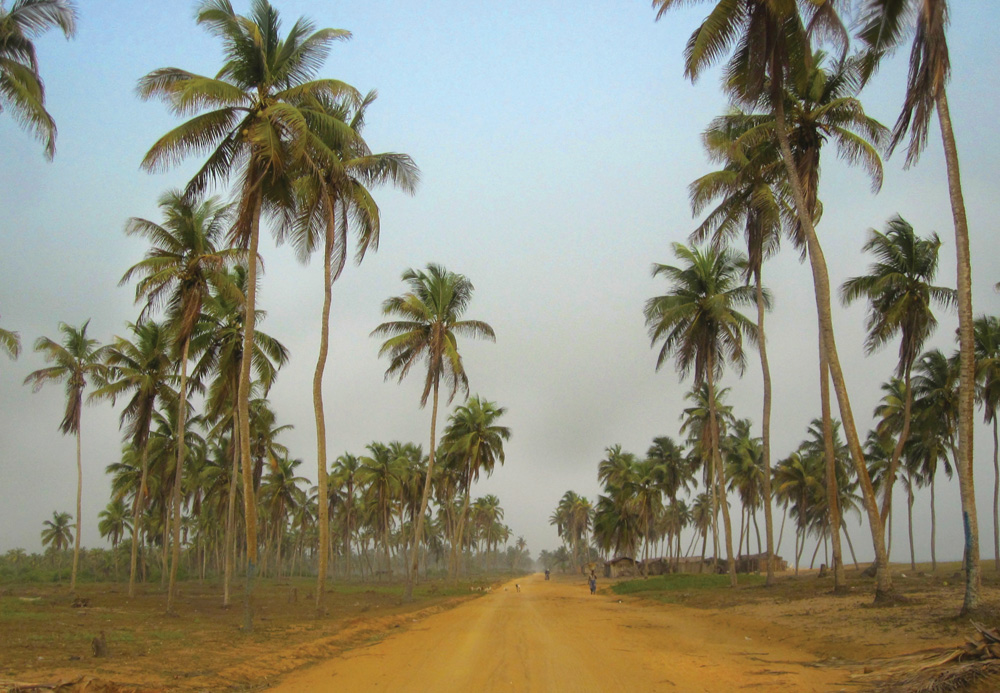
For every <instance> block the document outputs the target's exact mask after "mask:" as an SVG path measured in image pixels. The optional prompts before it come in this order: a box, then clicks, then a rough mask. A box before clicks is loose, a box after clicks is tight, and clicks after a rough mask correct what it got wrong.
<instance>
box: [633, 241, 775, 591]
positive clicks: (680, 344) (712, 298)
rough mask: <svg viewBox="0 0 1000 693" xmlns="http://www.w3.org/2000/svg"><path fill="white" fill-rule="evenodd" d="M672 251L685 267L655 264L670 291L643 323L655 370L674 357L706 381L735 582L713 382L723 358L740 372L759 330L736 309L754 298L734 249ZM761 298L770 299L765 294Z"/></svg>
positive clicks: (652, 303)
mask: <svg viewBox="0 0 1000 693" xmlns="http://www.w3.org/2000/svg"><path fill="white" fill-rule="evenodd" d="M673 249H674V254H675V255H676V256H677V257H678V258H679V259H681V260H682V261H684V263H685V266H684V267H675V266H672V265H661V264H656V265H654V266H653V276H654V277H657V276H660V275H663V276H664V277H666V278H667V280H668V281H669V282H670V293H668V294H666V295H664V296H656V297H654V298H651V299H649V300H648V301H647V302H646V308H645V311H644V312H645V317H646V327H647V328H648V330H649V336H650V339H651V342H652V345H653V346H655V345H656V344H657V342H660V341H662V342H663V345H662V347H661V348H660V351H659V354H658V356H657V359H656V368H657V370H659V369H660V368H661V367H662V366H663V364H664V362H666V360H667V359H668V358H669V357H670V356H673V357H674V360H675V363H676V367H677V370H678V371H679V372H680V375H681V377H682V378H683V377H684V376H686V375H687V374H688V373H689V372H691V371H692V370H693V371H694V379H695V383H696V384H701V383H703V382H704V383H705V385H706V386H707V389H708V400H709V445H710V450H711V459H712V460H713V461H714V464H715V469H716V480H715V483H716V484H717V485H718V488H719V493H720V496H721V499H722V502H721V505H722V518H723V523H724V527H725V533H726V554H727V555H726V557H727V559H728V561H729V579H730V583H731V584H732V585H733V586H735V585H736V564H735V562H734V561H733V536H732V527H731V525H730V520H729V508H728V504H727V503H726V502H725V496H724V494H725V482H724V480H723V478H722V474H723V472H722V465H721V462H720V459H721V458H720V455H719V425H718V417H717V414H716V406H715V405H716V398H715V381H716V378H718V377H720V376H721V375H722V371H723V367H724V365H725V362H726V361H729V362H731V363H733V365H734V366H735V367H736V369H737V370H738V371H739V372H740V373H742V372H743V369H744V366H745V363H746V356H745V354H744V352H743V340H744V338H746V339H748V340H749V341H751V342H754V343H755V342H756V341H757V331H756V327H755V325H754V323H753V322H751V321H750V320H749V319H748V318H747V317H746V316H745V315H743V314H742V313H740V312H739V311H738V310H737V308H738V307H740V306H745V305H752V304H754V303H755V301H756V296H755V293H754V292H753V291H752V290H751V289H750V288H749V287H747V286H741V285H740V284H739V283H738V279H739V268H738V263H739V262H740V261H741V260H742V258H741V257H740V256H739V255H737V254H736V253H733V252H732V251H729V250H724V249H723V250H718V251H717V250H715V249H712V248H708V249H706V250H705V251H700V250H698V249H697V248H688V247H686V246H684V245H681V244H680V243H674V245H673ZM764 300H765V301H768V302H769V301H770V296H769V295H768V294H767V293H765V294H764Z"/></svg>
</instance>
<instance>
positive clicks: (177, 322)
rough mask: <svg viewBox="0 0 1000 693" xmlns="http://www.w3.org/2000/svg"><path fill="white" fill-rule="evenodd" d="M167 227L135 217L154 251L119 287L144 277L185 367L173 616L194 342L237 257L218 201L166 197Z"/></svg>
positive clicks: (144, 293) (147, 297)
mask: <svg viewBox="0 0 1000 693" xmlns="http://www.w3.org/2000/svg"><path fill="white" fill-rule="evenodd" d="M159 206H160V211H161V212H162V213H163V217H164V221H163V223H162V224H157V223H156V222H153V221H149V220H147V219H142V218H139V217H132V218H131V219H129V221H128V224H126V226H125V233H126V235H129V236H142V237H144V238H146V239H147V240H149V241H150V243H151V245H152V247H151V248H150V249H149V250H148V251H146V255H145V257H144V258H143V259H142V260H141V261H139V262H138V263H136V264H135V265H133V266H132V267H130V268H129V269H128V271H127V272H126V273H125V275H124V276H123V277H122V279H121V281H120V282H119V286H120V285H122V284H125V283H128V282H129V281H130V280H131V279H132V278H133V277H139V278H140V279H139V281H138V284H137V285H136V289H135V299H136V302H140V301H145V303H146V305H145V307H144V308H143V316H146V315H148V314H149V313H150V312H152V311H153V310H155V309H157V308H158V307H160V306H161V305H165V308H166V318H167V325H168V326H169V327H170V329H171V330H172V331H173V333H174V344H175V346H176V347H177V351H179V354H178V357H179V360H180V366H181V379H180V393H179V396H178V398H177V411H178V417H179V425H178V431H179V433H180V439H179V440H178V445H177V464H176V465H175V468H176V474H177V476H176V477H175V478H174V485H173V489H174V497H173V510H172V513H173V516H174V524H173V539H172V546H173V552H172V555H171V565H170V583H169V586H168V589H167V613H173V611H174V592H175V589H174V585H175V583H176V580H177V565H178V563H179V561H180V530H181V527H180V521H181V513H180V503H181V497H180V492H181V481H182V474H183V470H184V463H183V462H184V459H185V449H184V447H185V446H184V430H185V426H184V416H185V414H186V411H187V407H188V403H187V384H188V370H187V366H188V356H189V354H190V349H191V336H192V334H193V333H194V330H195V327H196V326H197V323H198V319H199V318H200V316H201V309H202V304H203V303H204V301H205V298H206V297H207V296H208V295H209V285H210V284H218V283H219V282H220V281H223V280H224V274H223V270H224V268H225V264H226V262H227V261H228V260H230V259H231V258H233V257H234V251H233V250H229V249H220V248H218V244H219V242H220V241H221V240H222V237H223V235H224V234H225V232H226V230H227V228H228V225H229V223H230V221H231V219H230V214H229V207H227V206H225V205H222V204H221V203H219V202H218V201H217V200H215V199H208V200H204V201H201V200H191V199H188V198H186V197H185V196H184V195H183V194H182V193H181V192H180V191H178V190H171V191H168V192H167V193H165V194H164V195H163V196H162V197H161V198H160V202H159Z"/></svg>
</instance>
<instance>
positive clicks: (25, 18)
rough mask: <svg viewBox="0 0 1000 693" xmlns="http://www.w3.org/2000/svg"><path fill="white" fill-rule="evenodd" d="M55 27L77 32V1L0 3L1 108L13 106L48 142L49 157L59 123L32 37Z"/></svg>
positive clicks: (70, 33)
mask: <svg viewBox="0 0 1000 693" xmlns="http://www.w3.org/2000/svg"><path fill="white" fill-rule="evenodd" d="M52 28H58V29H60V30H61V31H62V32H63V34H64V35H65V36H66V38H72V36H73V34H74V33H76V5H75V4H74V3H73V2H71V0H14V2H13V3H12V4H11V6H10V9H7V8H6V7H4V6H3V4H2V3H0V112H3V110H4V109H5V108H6V109H8V110H10V111H11V112H12V114H13V115H14V118H15V119H16V120H17V121H18V123H19V124H20V125H21V126H22V127H25V128H26V129H28V130H30V131H31V132H32V133H33V134H34V135H35V137H36V138H37V139H38V140H40V141H41V142H42V143H43V144H44V145H45V158H46V159H48V160H49V161H51V160H52V157H53V156H55V153H56V123H55V121H54V120H53V119H52V116H51V115H49V112H48V111H47V110H45V87H44V86H43V84H42V76H41V74H39V72H38V57H37V56H36V54H35V44H34V43H32V39H35V38H37V37H38V36H40V35H42V34H44V33H45V32H46V31H48V30H49V29H52Z"/></svg>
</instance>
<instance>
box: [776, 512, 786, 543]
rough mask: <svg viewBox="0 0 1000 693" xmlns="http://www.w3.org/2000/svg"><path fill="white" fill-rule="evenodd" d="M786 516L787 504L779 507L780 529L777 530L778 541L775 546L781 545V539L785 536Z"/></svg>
mask: <svg viewBox="0 0 1000 693" xmlns="http://www.w3.org/2000/svg"><path fill="white" fill-rule="evenodd" d="M787 518H788V506H787V505H786V506H785V507H783V508H782V509H781V530H780V531H779V532H778V543H777V544H776V546H778V547H780V546H781V540H782V539H783V538H784V537H785V520H786V519H787Z"/></svg>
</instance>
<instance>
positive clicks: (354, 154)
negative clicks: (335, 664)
mask: <svg viewBox="0 0 1000 693" xmlns="http://www.w3.org/2000/svg"><path fill="white" fill-rule="evenodd" d="M374 100H375V92H370V93H369V94H368V95H367V96H366V97H365V99H364V101H362V103H361V104H360V105H359V106H358V107H357V108H356V109H353V108H352V104H351V102H350V100H340V101H338V102H321V103H320V107H321V108H322V109H323V110H324V112H325V113H326V114H327V115H328V116H329V117H331V118H334V119H336V120H340V121H344V122H347V123H348V124H349V125H350V127H351V129H352V130H353V131H354V133H355V137H354V138H352V139H351V140H350V141H346V142H345V141H343V139H342V138H341V137H340V136H339V135H338V136H335V137H327V138H323V137H322V136H317V141H316V142H315V145H314V148H315V149H317V150H319V151H318V152H313V151H312V148H310V151H309V154H307V156H306V158H305V162H304V163H303V175H302V177H301V178H300V179H299V180H298V181H297V187H296V190H297V210H296V213H295V215H294V217H291V218H290V219H289V222H288V224H286V226H288V228H287V229H286V230H285V233H289V234H290V235H291V240H292V243H293V244H294V245H295V247H296V250H297V251H298V255H299V258H300V259H301V260H303V261H306V260H308V258H309V256H310V255H311V254H312V253H313V252H315V251H316V250H317V249H318V248H322V252H323V310H322V314H321V318H320V343H319V356H318V357H317V360H316V370H315V373H314V375H313V409H314V411H315V418H316V441H317V455H316V462H317V468H318V470H319V484H318V487H317V488H318V489H319V499H318V502H319V513H320V518H319V574H318V576H317V580H318V582H319V585H320V586H319V587H318V588H317V589H316V608H317V609H318V610H319V609H321V608H322V599H323V594H324V592H325V591H326V590H325V589H324V588H323V587H322V585H323V584H324V583H325V582H326V564H327V550H328V544H329V531H330V523H329V517H328V512H327V502H326V491H327V479H326V475H327V470H326V466H327V461H326V418H325V414H324V411H323V373H324V371H325V369H326V360H327V353H328V351H329V338H330V304H331V302H332V288H333V283H334V282H335V281H336V280H337V278H338V277H339V276H340V273H341V272H342V271H343V269H344V265H345V264H346V261H347V248H348V231H349V227H350V226H353V227H354V231H355V235H356V236H357V245H358V248H357V251H356V253H355V260H356V261H357V262H358V264H360V263H361V261H362V260H363V259H364V256H365V253H366V252H367V250H368V248H372V249H374V250H377V249H378V243H379V232H380V215H379V209H378V205H377V204H376V203H375V200H374V199H373V198H372V195H371V192H370V191H369V189H368V188H370V187H372V186H374V185H381V184H384V183H391V184H393V185H395V186H396V187H398V188H400V189H402V190H404V191H405V192H407V193H410V194H413V192H415V190H416V184H417V181H418V180H419V170H418V169H417V167H416V165H415V164H414V163H413V161H412V160H411V159H410V157H409V156H407V155H406V154H395V153H384V154H373V153H372V152H371V150H370V149H369V148H368V145H367V144H366V143H365V141H364V140H363V139H362V138H361V130H362V128H363V126H364V122H365V110H366V109H367V107H368V106H369V105H371V103H372V102H373V101H374ZM313 154H316V155H315V156H314V155H313Z"/></svg>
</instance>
